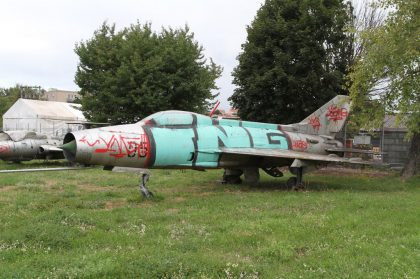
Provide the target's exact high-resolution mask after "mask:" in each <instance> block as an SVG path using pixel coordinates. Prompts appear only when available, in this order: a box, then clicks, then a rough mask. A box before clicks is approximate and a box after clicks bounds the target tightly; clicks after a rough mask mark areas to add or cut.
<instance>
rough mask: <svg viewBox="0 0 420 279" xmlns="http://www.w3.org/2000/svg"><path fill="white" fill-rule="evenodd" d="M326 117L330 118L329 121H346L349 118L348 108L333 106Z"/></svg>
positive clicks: (329, 108)
mask: <svg viewBox="0 0 420 279" xmlns="http://www.w3.org/2000/svg"><path fill="white" fill-rule="evenodd" d="M325 116H326V117H328V120H330V121H334V122H336V121H338V120H343V119H345V118H346V117H347V116H348V111H347V109H346V108H340V107H337V106H335V105H331V106H329V107H328V112H327V114H326V115H325Z"/></svg>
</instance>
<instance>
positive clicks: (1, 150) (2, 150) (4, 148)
mask: <svg viewBox="0 0 420 279" xmlns="http://www.w3.org/2000/svg"><path fill="white" fill-rule="evenodd" d="M9 151H10V146H9V145H0V153H6V152H9Z"/></svg>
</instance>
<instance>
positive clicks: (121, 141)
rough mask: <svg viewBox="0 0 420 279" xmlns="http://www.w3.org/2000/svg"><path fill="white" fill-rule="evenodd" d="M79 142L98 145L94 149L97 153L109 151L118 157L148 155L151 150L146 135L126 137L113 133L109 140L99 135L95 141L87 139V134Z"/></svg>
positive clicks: (93, 145) (92, 145)
mask: <svg viewBox="0 0 420 279" xmlns="http://www.w3.org/2000/svg"><path fill="white" fill-rule="evenodd" d="M79 142H82V143H85V144H87V145H88V146H90V147H98V148H96V149H95V150H94V152H95V153H108V154H109V156H112V157H115V158H117V159H119V158H123V157H129V158H134V157H138V158H141V157H146V156H147V154H148V152H149V142H148V140H147V136H146V135H139V136H138V137H125V136H122V135H115V134H112V136H111V138H110V139H108V140H105V139H104V138H102V137H99V138H97V139H96V140H93V141H89V140H87V139H86V136H84V137H82V138H81V139H80V140H79Z"/></svg>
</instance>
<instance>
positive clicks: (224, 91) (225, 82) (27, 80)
mask: <svg viewBox="0 0 420 279" xmlns="http://www.w3.org/2000/svg"><path fill="white" fill-rule="evenodd" d="M263 2H264V0H153V1H152V0H148V1H145V0H137V1H135V0H118V1H117V0H86V1H83V0H61V1H60V0H37V1H33V0H1V1H0V34H1V40H0V87H11V86H14V85H15V84H17V83H19V84H23V85H40V86H41V87H43V88H45V89H48V88H58V89H64V90H78V87H77V85H76V84H75V83H74V74H75V71H76V66H77V63H78V57H77V56H76V55H75V53H74V45H75V43H77V42H80V41H81V40H86V39H89V38H91V37H92V36H93V32H94V31H95V30H96V29H98V28H99V27H100V25H101V24H102V23H103V22H104V21H108V22H109V23H116V25H117V28H118V29H121V28H123V27H126V26H129V25H130V24H132V23H136V21H137V20H139V21H140V22H141V23H144V22H151V23H152V27H153V28H154V29H155V30H159V29H160V28H161V26H165V27H168V26H171V27H175V28H176V27H183V26H184V25H185V24H188V25H189V27H190V29H191V31H193V32H194V34H195V39H196V40H197V41H198V42H199V43H200V44H201V45H202V46H203V47H204V48H205V54H206V55H207V57H211V58H213V60H214V61H215V62H216V63H217V64H219V65H221V66H223V68H224V70H223V76H222V77H221V78H219V79H218V80H217V84H218V86H219V87H220V93H221V96H220V97H219V99H220V100H221V102H222V104H221V106H222V107H223V108H226V107H228V106H229V104H228V102H227V98H228V97H229V96H230V95H231V94H232V93H233V89H234V86H233V85H232V77H231V72H232V70H233V68H234V67H235V66H236V65H237V60H236V56H237V55H238V54H239V52H240V51H241V44H242V43H243V42H245V39H246V25H249V24H250V23H251V21H252V20H253V18H254V16H255V14H256V12H257V10H258V8H259V7H260V6H261V4H262V3H263Z"/></svg>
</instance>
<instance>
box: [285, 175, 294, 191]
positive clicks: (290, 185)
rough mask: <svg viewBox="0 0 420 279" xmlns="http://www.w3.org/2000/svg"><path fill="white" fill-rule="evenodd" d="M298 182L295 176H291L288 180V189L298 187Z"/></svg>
mask: <svg viewBox="0 0 420 279" xmlns="http://www.w3.org/2000/svg"><path fill="white" fill-rule="evenodd" d="M296 183H297V178H296V177H294V176H293V177H290V178H289V179H288V180H287V182H286V186H287V189H293V188H294V187H296Z"/></svg>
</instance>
